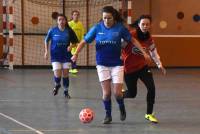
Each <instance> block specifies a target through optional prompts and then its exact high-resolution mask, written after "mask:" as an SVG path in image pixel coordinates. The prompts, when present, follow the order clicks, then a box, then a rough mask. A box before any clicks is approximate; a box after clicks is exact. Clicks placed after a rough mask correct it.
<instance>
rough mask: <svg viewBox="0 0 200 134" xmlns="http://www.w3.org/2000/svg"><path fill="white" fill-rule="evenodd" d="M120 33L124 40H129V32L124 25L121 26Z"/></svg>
mask: <svg viewBox="0 0 200 134" xmlns="http://www.w3.org/2000/svg"><path fill="white" fill-rule="evenodd" d="M121 34H122V38H123V39H124V40H125V41H126V42H131V38H132V37H131V34H130V32H129V31H128V29H127V28H126V27H124V26H123V27H122V30H121Z"/></svg>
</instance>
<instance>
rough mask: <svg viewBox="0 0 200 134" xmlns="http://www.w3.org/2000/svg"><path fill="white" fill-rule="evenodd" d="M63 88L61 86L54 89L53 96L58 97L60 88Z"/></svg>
mask: <svg viewBox="0 0 200 134" xmlns="http://www.w3.org/2000/svg"><path fill="white" fill-rule="evenodd" d="M60 87H61V85H56V86H55V87H54V88H53V95H54V96H56V95H57V94H58V90H59V88H60Z"/></svg>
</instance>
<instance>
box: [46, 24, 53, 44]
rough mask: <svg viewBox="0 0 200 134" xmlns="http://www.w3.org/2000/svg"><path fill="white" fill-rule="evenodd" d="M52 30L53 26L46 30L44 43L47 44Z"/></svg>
mask: <svg viewBox="0 0 200 134" xmlns="http://www.w3.org/2000/svg"><path fill="white" fill-rule="evenodd" d="M52 30H53V28H50V29H49V30H48V32H47V35H46V37H45V40H44V41H45V44H48V42H49V40H50V39H51V36H52Z"/></svg>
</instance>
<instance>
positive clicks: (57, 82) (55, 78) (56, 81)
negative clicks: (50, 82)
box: [54, 76, 61, 85]
mask: <svg viewBox="0 0 200 134" xmlns="http://www.w3.org/2000/svg"><path fill="white" fill-rule="evenodd" d="M54 81H55V83H56V85H60V81H61V77H56V76H54Z"/></svg>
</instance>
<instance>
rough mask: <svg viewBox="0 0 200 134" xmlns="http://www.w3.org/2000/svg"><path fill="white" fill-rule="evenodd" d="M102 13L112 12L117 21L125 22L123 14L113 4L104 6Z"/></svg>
mask: <svg viewBox="0 0 200 134" xmlns="http://www.w3.org/2000/svg"><path fill="white" fill-rule="evenodd" d="M102 13H111V14H112V16H113V18H114V20H115V21H116V22H123V21H124V20H123V19H122V17H121V15H120V13H119V12H118V11H117V10H116V9H115V8H114V7H113V6H105V7H103V9H102Z"/></svg>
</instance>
